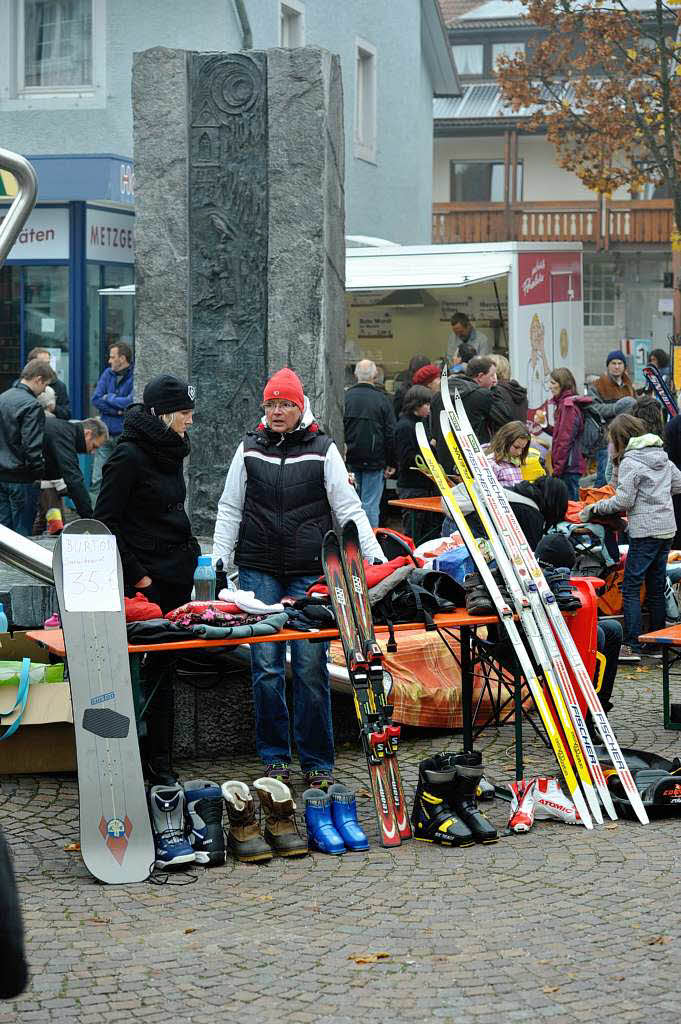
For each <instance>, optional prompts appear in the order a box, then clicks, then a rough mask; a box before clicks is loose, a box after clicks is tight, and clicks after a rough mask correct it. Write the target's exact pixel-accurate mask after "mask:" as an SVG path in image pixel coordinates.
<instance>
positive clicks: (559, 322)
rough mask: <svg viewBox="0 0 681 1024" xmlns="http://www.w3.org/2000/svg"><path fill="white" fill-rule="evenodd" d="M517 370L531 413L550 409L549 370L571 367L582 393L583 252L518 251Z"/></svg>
mask: <svg viewBox="0 0 681 1024" xmlns="http://www.w3.org/2000/svg"><path fill="white" fill-rule="evenodd" d="M517 300H518V310H517V333H516V345H515V346H514V348H515V352H514V366H513V369H514V372H516V373H517V374H518V378H517V379H518V380H519V382H520V383H521V384H523V385H524V386H525V387H526V388H527V401H528V406H529V410H530V414H532V412H533V411H535V410H536V409H539V408H542V407H543V408H544V409H546V408H547V403H548V400H549V398H550V397H551V393H550V391H549V374H550V372H551V370H553V369H557V368H558V367H566V368H567V369H569V370H571V371H572V373H573V374H574V376H575V379H576V381H577V387H578V390H580V391H581V386H582V384H583V379H582V378H583V375H584V352H583V350H582V345H581V336H582V335H581V324H582V256H581V253H580V252H541V251H539V252H537V251H535V252H521V253H519V254H518V296H517Z"/></svg>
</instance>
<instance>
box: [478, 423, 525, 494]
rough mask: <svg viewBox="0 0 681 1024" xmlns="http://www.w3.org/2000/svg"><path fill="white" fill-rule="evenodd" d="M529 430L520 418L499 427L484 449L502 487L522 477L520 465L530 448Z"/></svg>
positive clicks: (517, 481)
mask: <svg viewBox="0 0 681 1024" xmlns="http://www.w3.org/2000/svg"><path fill="white" fill-rule="evenodd" d="M530 440H531V438H530V432H529V430H528V429H527V427H526V426H525V424H524V423H521V422H520V420H512V421H511V423H507V424H506V425H505V426H503V427H500V428H499V430H497V432H496V434H495V435H494V437H493V438H492V440H491V441H490V443H489V447H488V448H487V449H486V455H487V458H488V459H489V461H490V463H491V466H492V469H493V470H494V475H495V476H496V478H497V480H498V481H499V482H500V483H501V484H503V485H504V487H513V486H514V485H515V484H519V483H520V481H521V480H522V479H523V470H522V467H523V465H524V464H525V461H526V459H527V453H528V452H529V450H530Z"/></svg>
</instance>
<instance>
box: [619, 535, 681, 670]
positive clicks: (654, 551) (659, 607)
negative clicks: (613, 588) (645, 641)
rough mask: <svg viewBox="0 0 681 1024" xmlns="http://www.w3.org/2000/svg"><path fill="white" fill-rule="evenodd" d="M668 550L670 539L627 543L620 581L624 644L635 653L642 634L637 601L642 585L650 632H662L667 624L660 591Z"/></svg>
mask: <svg viewBox="0 0 681 1024" xmlns="http://www.w3.org/2000/svg"><path fill="white" fill-rule="evenodd" d="M671 546H672V541H671V538H668V539H666V540H658V539H656V538H655V537H632V538H631V539H630V541H629V553H628V554H627V560H626V562H625V565H624V579H623V580H622V612H623V614H624V642H625V643H626V644H629V645H630V646H631V647H633V648H634V649H635V650H638V651H640V649H641V647H640V644H639V642H638V638H639V636H640V635H641V633H642V632H643V626H642V623H641V600H640V591H641V584H642V583H644V582H645V585H646V600H647V602H648V612H649V614H650V632H651V633H653V632H654V631H655V630H656V629H664V627H665V625H666V623H667V616H666V608H665V601H664V588H665V581H666V576H667V555H668V554H669V552H670V550H671Z"/></svg>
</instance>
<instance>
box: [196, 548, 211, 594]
mask: <svg viewBox="0 0 681 1024" xmlns="http://www.w3.org/2000/svg"><path fill="white" fill-rule="evenodd" d="M194 599H195V600H196V601H214V600H215V569H214V568H213V559H212V558H211V556H210V555H199V561H198V564H197V566H196V570H195V571H194Z"/></svg>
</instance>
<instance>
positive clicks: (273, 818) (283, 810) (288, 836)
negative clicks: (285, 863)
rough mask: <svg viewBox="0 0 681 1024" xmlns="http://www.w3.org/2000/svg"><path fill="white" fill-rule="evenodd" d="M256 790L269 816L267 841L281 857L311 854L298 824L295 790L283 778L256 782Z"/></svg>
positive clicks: (264, 779)
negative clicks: (292, 793) (293, 794)
mask: <svg viewBox="0 0 681 1024" xmlns="http://www.w3.org/2000/svg"><path fill="white" fill-rule="evenodd" d="M253 788H254V790H255V791H256V793H257V794H258V799H259V800H260V806H261V808H262V811H263V813H264V815H265V839H266V840H267V842H268V843H269V844H270V846H271V847H272V849H273V850H274V852H275V853H276V854H278V855H279V856H280V857H304V856H305V854H306V853H307V852H308V850H307V839H304V838H303V836H302V835H301V834H300V831H299V829H298V823H297V822H296V814H295V811H296V805H295V804H294V802H293V798H292V796H291V790H290V789H289V788H288V786H287V785H286V784H285V783H284V782H280V781H279V779H272V778H266V777H263V778H262V779H256V780H255V782H254V783H253Z"/></svg>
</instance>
